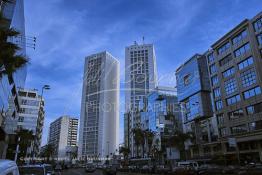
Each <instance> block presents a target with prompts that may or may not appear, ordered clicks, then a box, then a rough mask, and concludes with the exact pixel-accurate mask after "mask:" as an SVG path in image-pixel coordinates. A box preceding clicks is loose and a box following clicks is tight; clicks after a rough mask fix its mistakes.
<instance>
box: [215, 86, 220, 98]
mask: <svg viewBox="0 0 262 175" xmlns="http://www.w3.org/2000/svg"><path fill="white" fill-rule="evenodd" d="M220 96H221V92H220V88H216V89H214V97H215V98H217V97H220Z"/></svg>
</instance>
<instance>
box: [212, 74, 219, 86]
mask: <svg viewBox="0 0 262 175" xmlns="http://www.w3.org/2000/svg"><path fill="white" fill-rule="evenodd" d="M211 82H212V85H213V86H214V85H216V84H218V77H217V75H215V76H213V77H212V78H211Z"/></svg>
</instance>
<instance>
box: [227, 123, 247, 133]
mask: <svg viewBox="0 0 262 175" xmlns="http://www.w3.org/2000/svg"><path fill="white" fill-rule="evenodd" d="M231 132H232V134H239V133H243V132H247V127H246V125H245V124H243V125H238V126H234V127H231Z"/></svg>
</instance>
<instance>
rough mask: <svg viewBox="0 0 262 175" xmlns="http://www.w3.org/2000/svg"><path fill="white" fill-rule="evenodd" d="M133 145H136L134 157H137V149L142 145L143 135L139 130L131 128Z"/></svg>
mask: <svg viewBox="0 0 262 175" xmlns="http://www.w3.org/2000/svg"><path fill="white" fill-rule="evenodd" d="M132 132H133V135H134V140H135V145H136V156H137V157H138V156H139V152H138V148H139V146H140V145H143V144H144V133H143V131H142V129H141V128H138V127H137V128H133V129H132Z"/></svg>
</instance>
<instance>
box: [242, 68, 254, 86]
mask: <svg viewBox="0 0 262 175" xmlns="http://www.w3.org/2000/svg"><path fill="white" fill-rule="evenodd" d="M240 77H241V81H242V86H243V87H248V86H250V85H252V84H254V83H256V72H255V70H254V69H249V70H247V71H245V72H242V73H241V74H240Z"/></svg>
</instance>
